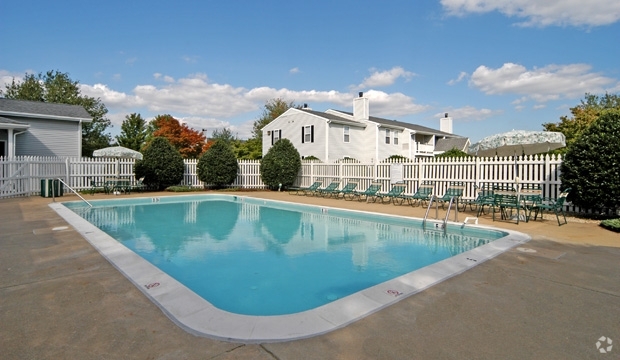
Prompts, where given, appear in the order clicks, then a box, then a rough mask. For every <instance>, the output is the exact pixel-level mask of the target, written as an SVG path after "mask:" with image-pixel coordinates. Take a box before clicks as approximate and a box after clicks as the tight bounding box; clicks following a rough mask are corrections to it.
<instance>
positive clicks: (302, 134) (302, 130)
mask: <svg viewBox="0 0 620 360" xmlns="http://www.w3.org/2000/svg"><path fill="white" fill-rule="evenodd" d="M304 135H306V134H304V126H302V127H301V143H302V144H303V143H304Z"/></svg>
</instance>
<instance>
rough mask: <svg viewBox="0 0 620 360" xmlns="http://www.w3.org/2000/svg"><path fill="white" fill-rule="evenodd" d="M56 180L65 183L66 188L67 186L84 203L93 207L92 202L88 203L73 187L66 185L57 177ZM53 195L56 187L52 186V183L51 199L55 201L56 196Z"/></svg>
mask: <svg viewBox="0 0 620 360" xmlns="http://www.w3.org/2000/svg"><path fill="white" fill-rule="evenodd" d="M58 181H60V182H61V183H63V185H65V186H66V187H67V188H69V190H71V191H73V192H74V193H75V195H77V196H78V197H79V198H80V199H82V200H83V201H84V202H85V203H87V204H88V206H90V207H93V204H91V203H89V202H88V201H87V200H86V199H84V198H83V197H82V195H80V194H79V193H78V192H77V191H75V189H73V188H72V187H71V186H69V185H67V183H66V182H64V181H62V179H61V178H58ZM54 195H56V188H54V185H53V184H52V200H53V201H54V202H56V197H55V196H54Z"/></svg>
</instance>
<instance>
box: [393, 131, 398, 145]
mask: <svg viewBox="0 0 620 360" xmlns="http://www.w3.org/2000/svg"><path fill="white" fill-rule="evenodd" d="M394 145H398V131H394Z"/></svg>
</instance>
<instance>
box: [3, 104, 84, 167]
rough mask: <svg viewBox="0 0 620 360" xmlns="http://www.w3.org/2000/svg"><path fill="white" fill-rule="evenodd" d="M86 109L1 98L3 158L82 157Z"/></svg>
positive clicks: (75, 106) (76, 106)
mask: <svg viewBox="0 0 620 360" xmlns="http://www.w3.org/2000/svg"><path fill="white" fill-rule="evenodd" d="M91 121H92V117H91V116H90V115H89V114H88V112H87V111H86V110H85V109H84V107H82V106H78V105H67V104H54V103H46V102H39V101H26V100H14V99H0V156H7V157H13V156H22V155H29V156H62V157H81V156H82V124H83V123H85V122H91Z"/></svg>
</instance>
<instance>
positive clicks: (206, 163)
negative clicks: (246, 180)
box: [197, 140, 239, 188]
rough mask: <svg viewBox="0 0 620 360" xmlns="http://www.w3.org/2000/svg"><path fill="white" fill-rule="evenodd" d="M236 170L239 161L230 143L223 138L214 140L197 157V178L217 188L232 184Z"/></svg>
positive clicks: (237, 170) (235, 176)
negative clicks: (207, 148) (198, 157)
mask: <svg viewBox="0 0 620 360" xmlns="http://www.w3.org/2000/svg"><path fill="white" fill-rule="evenodd" d="M238 172H239V163H238V162H237V158H236V157H235V153H234V152H233V149H232V147H231V146H230V143H229V142H227V141H225V140H216V141H215V143H214V144H213V145H212V146H211V147H210V148H209V150H207V151H206V152H205V153H204V154H202V156H201V157H200V159H198V165H197V173H198V178H199V179H200V181H203V182H205V183H206V184H210V185H215V187H217V188H221V187H224V186H226V185H230V184H232V183H233V182H234V181H235V179H236V178H237V173H238Z"/></svg>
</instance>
